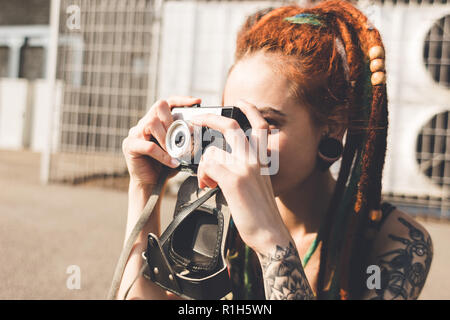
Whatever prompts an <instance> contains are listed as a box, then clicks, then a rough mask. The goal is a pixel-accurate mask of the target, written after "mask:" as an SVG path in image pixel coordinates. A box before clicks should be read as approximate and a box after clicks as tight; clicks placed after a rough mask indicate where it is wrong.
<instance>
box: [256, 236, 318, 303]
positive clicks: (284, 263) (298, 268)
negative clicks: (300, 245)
mask: <svg viewBox="0 0 450 320" xmlns="http://www.w3.org/2000/svg"><path fill="white" fill-rule="evenodd" d="M260 261H261V267H262V271H263V278H264V289H265V294H266V299H268V300H311V299H314V298H315V297H314V293H313V291H312V289H311V287H310V285H309V283H308V279H307V278H306V275H305V272H304V271H303V267H302V263H301V260H300V257H299V255H298V252H297V249H296V248H295V246H294V245H293V244H292V242H290V243H289V246H288V247H285V248H282V247H280V246H278V245H277V246H276V249H275V252H274V253H273V254H269V255H261V259H260Z"/></svg>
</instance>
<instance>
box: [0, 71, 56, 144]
mask: <svg viewBox="0 0 450 320" xmlns="http://www.w3.org/2000/svg"><path fill="white" fill-rule="evenodd" d="M48 90H49V87H48V84H47V82H46V81H45V80H35V81H28V80H24V79H13V78H11V79H10V78H2V79H0V148H2V149H10V150H19V149H23V148H30V149H31V150H33V151H37V152H41V151H43V150H44V148H45V146H46V145H47V144H48V141H49V138H48V135H49V128H50V125H49V123H50V121H49V119H50V114H49V112H50V100H49V99H50V98H49V97H52V96H53V97H55V102H56V104H55V112H54V114H53V117H54V124H55V126H54V128H53V137H52V148H53V150H57V149H58V141H59V110H60V105H61V99H62V84H61V83H60V82H57V84H56V92H55V93H54V94H52V95H49V92H48Z"/></svg>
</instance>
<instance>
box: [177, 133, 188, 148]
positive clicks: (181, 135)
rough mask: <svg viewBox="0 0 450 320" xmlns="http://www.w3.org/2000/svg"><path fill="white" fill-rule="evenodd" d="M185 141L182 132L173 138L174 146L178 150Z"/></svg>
mask: <svg viewBox="0 0 450 320" xmlns="http://www.w3.org/2000/svg"><path fill="white" fill-rule="evenodd" d="M185 141H186V136H185V134H184V132H181V131H180V132H178V133H177V135H176V136H175V145H176V146H177V147H178V148H181V147H182V146H183V145H184V142H185Z"/></svg>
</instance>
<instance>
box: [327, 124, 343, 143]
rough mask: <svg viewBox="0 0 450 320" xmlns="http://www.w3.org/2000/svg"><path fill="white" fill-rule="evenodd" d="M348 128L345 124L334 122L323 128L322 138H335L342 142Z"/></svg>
mask: <svg viewBox="0 0 450 320" xmlns="http://www.w3.org/2000/svg"><path fill="white" fill-rule="evenodd" d="M346 130H347V127H346V126H345V125H344V124H343V123H338V122H333V123H330V124H326V125H324V126H323V131H322V132H323V133H322V136H325V137H331V138H335V139H337V140H339V141H341V142H342V139H343V137H344V134H345V131H346Z"/></svg>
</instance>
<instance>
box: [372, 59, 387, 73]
mask: <svg viewBox="0 0 450 320" xmlns="http://www.w3.org/2000/svg"><path fill="white" fill-rule="evenodd" d="M370 71H372V72H378V71H384V59H379V58H378V59H373V60H372V61H370Z"/></svg>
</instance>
